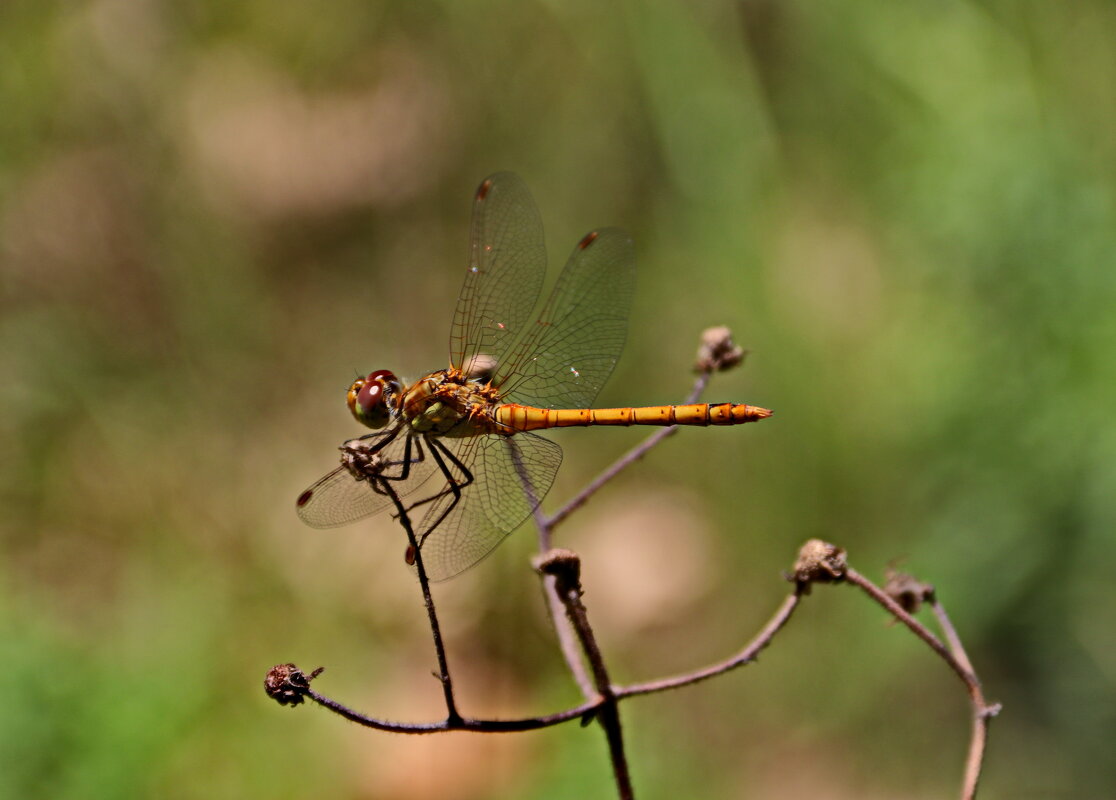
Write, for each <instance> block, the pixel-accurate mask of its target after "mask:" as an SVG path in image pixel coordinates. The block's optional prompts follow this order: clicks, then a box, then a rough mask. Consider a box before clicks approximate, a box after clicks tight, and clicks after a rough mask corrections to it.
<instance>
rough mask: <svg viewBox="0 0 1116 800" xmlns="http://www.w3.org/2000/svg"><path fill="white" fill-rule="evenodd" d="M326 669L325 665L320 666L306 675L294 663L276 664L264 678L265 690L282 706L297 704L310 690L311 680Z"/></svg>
mask: <svg viewBox="0 0 1116 800" xmlns="http://www.w3.org/2000/svg"><path fill="white" fill-rule="evenodd" d="M324 671H325V667H318V668H317V669H316V670H314V671H313V672H311V673H310V674H309V675H306V674H305V673H304V672H303V671H302V670H300V669H299V668H298V667H296V666H295V665H294V664H276V665H275V666H274V667H272V668H271V670H270V671H269V672H268V673H267V677H266V678H264V691H265V692H267V696H268V697H270V698H271V699H272V700H275V701H276V702H277V703H279V705H281V706H287V705H289V706H297V705H299V704H300V703H302V701H303V700H304V699H305V697H306V694H307V693H308V692H309V691H310V681H312V680H314V678H316V677H318V676H319V675H321V674H322V672H324Z"/></svg>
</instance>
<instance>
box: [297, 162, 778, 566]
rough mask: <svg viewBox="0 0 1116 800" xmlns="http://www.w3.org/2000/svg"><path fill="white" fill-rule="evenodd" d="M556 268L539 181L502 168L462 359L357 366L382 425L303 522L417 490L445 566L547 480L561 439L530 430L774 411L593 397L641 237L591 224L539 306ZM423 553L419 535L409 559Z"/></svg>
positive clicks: (488, 198) (326, 524)
mask: <svg viewBox="0 0 1116 800" xmlns="http://www.w3.org/2000/svg"><path fill="white" fill-rule="evenodd" d="M545 275H546V248H545V245H544V239H543V227H542V220H541V217H540V215H539V212H538V209H537V207H536V205H535V202H534V200H533V199H532V197H531V194H530V192H528V190H527V187H526V185H525V184H524V183H523V181H522V180H521V179H520V178H519V177H518V176H516V175H514V174H512V173H507V172H502V173H498V174H495V175H492V176H490V177H489V178H487V179H485V180H484V181H483V182H482V183H481V185H480V187H479V188H478V189H477V191H476V195H475V196H474V200H473V216H472V222H471V227H470V235H469V255H468V264H467V267H466V269H465V280H464V284H463V285H462V287H461V293H460V295H459V296H458V300H457V307H456V309H455V311H454V314H453V321H452V323H451V325H450V337H449V351H450V352H449V367H448V368H447V369H440V370H437V371H435V372H431V373H429V374H428V375H425V376H423V377H422V378H419V379H418V380H417V381H415V382H413V383H410V384H405V383H404V382H403V381H401V380H400V379H399V378H397V377H396V376H395V374H394V373H392V372H391V371H390V370H384V369H381V370H376V371H374V372H371V373H369V374H368V375H367V376H364V377H359V378H357V379H356V380H355V381H353V383H352V385H351V386H350V387H349V389H348V393H347V402H348V406H349V410H350V411H351V412H352V415H353V416H354V417H355V418H356V420H357V421H358V422H360V423H361V424H363V425H365V426H367V427H369V428H372V429H373V432H372V433H368V434H365V435H364V436H361V437H359V438H355V439H350V440H348V441H346V442H345V443H343V444H342V445H341V447H340V450H341V465H340V466H339V467H337V468H335V469H334V470H333V471H332V472H329V473H328V474H327V475H325V476H324V477H323V478H321V479H320V480H318V481H317V482H316V483H314V484H313V485H311V486H310V488H308V489H306V491H304V492H303V493H302V494H301V495H299V497H298V500H297V503H296V508H297V512H298V515H299V517H301V519H302V520H303V522H305V523H306V524H308V525H310V526H311V527H315V528H332V527H337V526H340V525H346V524H349V523H351V522H355V521H357V520H359V519H362V518H364V517H367V516H369V515H372V514H375V513H377V512H379V511H382V510H384V509H386V508H388V507H389V506H393V505H394V502H393V495H394V496H395V497H396V498H406V507H405V509H404V513H406V514H407V517H408V519H409V520H412V521H415V520H417V524H415V526H414V533H415V540H416V542H417V544H418V548H419V550H420V552H421V559H422V564H423V567H424V568H425V570H426V573H427V575H428V577H429V578H430V579H431V580H444V579H446V578H450V577H452V576H454V575H457V574H458V573H460V572H463V571H464V570H466V569H468V568H469V567H471V566H473V565H475V564H476V563H477V562H478V561H480V560H481V559H483V558H484V557H485V556H486V555H488V554H489V553H490V552H492V550H493V549H494V548H495V547H496V546H497V545H498V544H499V543H500V542H501V541H502V540H503V539H504V537H505V536H507V535H508V534H509V533H510V532H511V531H512V530H514V529H515V528H517V527H518V526H519V525H520V524H521V523H522V522H524V521H525V520H526V519H527V518H528V517H529V516H531V515H532V514H533V513H534V512H535V511H536V509H537V508H538V506H539V503H540V502H541V501H542V499H543V498H544V497H545V496H546V494H547V492H548V491H549V490H550V487H551V485H552V484H553V483H554V478H555V475H556V474H557V472H558V467H559V466H560V465H561V463H562V450H561V448H560V447H559V446H558V445H557V444H555V443H554V442H552V441H550V440H549V439H546V438H544V437H542V436H539V435H537V434H535V433H532V431H536V430H543V429H547V428H564V427H582V426H590V425H660V426H668V425H735V424H740V423H746V422H756V421H758V420H761V419H765V418H766V417H769V416H771V413H772V412H771V411H769V410H768V409H765V408H761V407H759V406H753V405H747V404H742V403H715V404H709V403H696V404H689V405H662V406H650V407H642V408H606V409H600V408H592V405H593V401H594V400H595V399H596V397H597V394H598V392H599V391H600V390H601V387H602V386H604V384H605V382H606V381H607V380H608V378H609V375H610V374H611V373H612V370H613V367H614V366H615V365H616V362H617V360H618V359H619V357H620V353H621V350H622V349H623V347H624V341H625V338H626V334H627V328H628V312H629V309H630V307H631V299H632V294H633V288H634V280H635V254H634V245H633V243H632V239H631V237H630V236H629V235H628V234H627V233H625V232H624V231H623V230H621V229H619V228H602V229H599V230H594V231H591V232H590V233H588V234H587V235H586V236H585V237H583V238H582V239H581V241H579V242H578V243H577V245H576V246H575V247H574V249H573V253H572V254H571V255H570V257H569V260H568V261H567V262H566V266H565V268H564V269H563V271H562V273H561V275H560V276H559V278H558V281H557V283H556V284H555V286H554V289H553V290H552V291H551V293H550V295H549V297H548V298H547V300H546V302H545V303H544V304H543V305H542V307H541V310H540V312H539V313H538V315H537V316H534V315H532V313H531V312H532V311H533V310H534V308H535V306H536V305H537V304H538V300H539V298H540V296H541V293H542V286H543V281H544V279H545ZM389 489H390V491H389ZM401 502H402V501H401ZM419 515H421V517H420V516H419ZM414 557H415V553H414V552H413V548H411V547H410V546H408V550H407V553H406V560H407V562H408V563H409V564H412V565H413V562H414Z"/></svg>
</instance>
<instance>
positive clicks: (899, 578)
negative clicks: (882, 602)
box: [883, 568, 934, 614]
mask: <svg viewBox="0 0 1116 800" xmlns="http://www.w3.org/2000/svg"><path fill="white" fill-rule="evenodd" d="M883 589H884V591H885V592H886V593H887V596H888V597H890V598H891V599H892V600H894V601H895V602H896V603H898V604H899V606H900V607H901V608H902V609H903V610H904V611H906V612H907V613H908V614H917V613H918V610H919V609H920V608H922V604H923V603H926V602H930V601H932V600H933V599H934V587H933V586H932V585H930V584H929V583H923V582H922V581H920V580H917V579H916V578H915V577H914V576H912V575H908V574H907V573H905V572H899V571H898V570H895V569H890V568H889V569H888V570H887V582H886V583H885V584H884V587H883Z"/></svg>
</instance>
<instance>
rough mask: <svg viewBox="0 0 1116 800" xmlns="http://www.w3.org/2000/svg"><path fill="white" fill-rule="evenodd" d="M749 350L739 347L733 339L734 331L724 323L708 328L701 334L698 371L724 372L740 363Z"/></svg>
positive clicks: (696, 364) (695, 367)
mask: <svg viewBox="0 0 1116 800" xmlns="http://www.w3.org/2000/svg"><path fill="white" fill-rule="evenodd" d="M745 355H747V351H745V350H743V349H741V348H740V347H737V346H736V344H735V343H734V342H733V341H732V331H731V330H729V329H728V328H727V327H725V326H724V325H721V326H718V327H716V328H706V329H705V330H704V331H703V332H702V334H701V346H700V347H699V348H698V358H697V363H695V364H694V370H695V371H697V372H723V371H724V370H726V369H732V368H733V367H735V366H737V365H739V364H740V363H741V362H742V361H743V360H744V356H745Z"/></svg>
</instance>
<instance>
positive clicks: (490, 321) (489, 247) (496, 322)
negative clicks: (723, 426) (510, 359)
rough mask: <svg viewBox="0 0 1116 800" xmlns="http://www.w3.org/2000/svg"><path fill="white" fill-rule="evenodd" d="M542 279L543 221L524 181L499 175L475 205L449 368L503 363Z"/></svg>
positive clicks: (485, 186)
mask: <svg viewBox="0 0 1116 800" xmlns="http://www.w3.org/2000/svg"><path fill="white" fill-rule="evenodd" d="M545 276H546V244H545V241H544V239H543V228H542V219H541V218H540V216H539V211H538V208H537V207H536V206H535V201H534V200H532V199H531V193H530V192H528V191H527V187H526V185H525V184H524V183H523V181H522V179H520V178H519V176H517V175H513V174H512V173H510V172H500V173H497V174H495V175H492V176H491V177H489V178H487V179H486V180H484V181H483V182H482V183H481V185H480V188H478V189H477V193H476V197H475V199H474V201H473V221H472V228H471V231H470V237H469V265H468V268H467V270H466V272H465V282H464V284H463V285H462V287H461V294H460V296H459V297H458V300H457V308H456V310H455V311H454V315H453V325H452V327H451V328H450V363H451V364H452V365H453V366H455V367H457V368H459V369H461V368H466V367H468V365H470V364H471V363H473V359H474V358H475V357H476V356H479V355H485V356H490V357H492V358H494V359H496V361H497V362H499V361H502V360H503V359H504V356H505V355H506V353H507V351H508V348H509V347H510V346H511V344H512V343H513V342H514V341H515V340H516V338H517V337H518V336H519V335H520V334H521V333H522V331H523V326H524V324H525V323H526V322H527V320H528V319H530V317H531V312H532V311H534V309H535V304H536V303H537V302H538V299H539V292H540V291H541V290H542V284H543V279H544V278H545Z"/></svg>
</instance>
